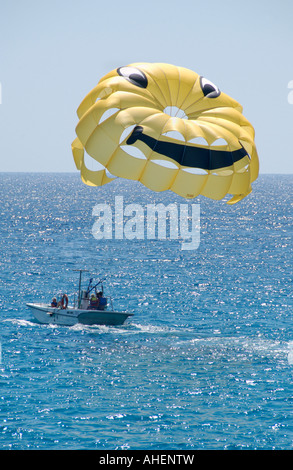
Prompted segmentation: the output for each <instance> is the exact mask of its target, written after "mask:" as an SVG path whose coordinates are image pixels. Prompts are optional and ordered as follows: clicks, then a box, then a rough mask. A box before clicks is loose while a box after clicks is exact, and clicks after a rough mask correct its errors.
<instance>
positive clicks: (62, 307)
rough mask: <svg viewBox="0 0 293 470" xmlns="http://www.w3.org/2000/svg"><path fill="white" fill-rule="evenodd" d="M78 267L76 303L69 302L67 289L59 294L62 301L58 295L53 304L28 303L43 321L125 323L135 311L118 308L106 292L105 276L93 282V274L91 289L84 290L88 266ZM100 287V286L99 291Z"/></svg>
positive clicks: (66, 324)
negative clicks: (83, 278) (84, 277)
mask: <svg viewBox="0 0 293 470" xmlns="http://www.w3.org/2000/svg"><path fill="white" fill-rule="evenodd" d="M78 271H79V273H80V274H79V289H78V295H77V299H76V295H74V303H73V305H72V306H70V305H69V304H68V296H67V294H64V293H63V294H60V295H59V301H58V302H57V297H56V298H54V299H53V301H52V303H51V304H46V303H41V302H36V303H27V304H26V305H27V306H28V307H29V308H30V309H31V311H32V313H33V315H34V317H35V318H36V320H37V321H38V322H39V323H47V324H52V325H64V326H73V325H76V324H77V323H81V324H83V325H122V324H123V323H124V322H125V321H126V320H127V318H129V317H131V316H133V315H134V314H133V313H129V312H118V311H116V310H114V308H113V302H112V299H111V297H110V298H109V299H108V298H107V297H105V296H104V287H103V281H104V280H105V279H100V280H99V281H98V282H97V283H96V284H93V278H91V279H90V280H89V284H88V287H87V289H85V290H82V288H81V285H82V272H84V271H85V270H81V269H79V270H78ZM99 286H100V287H99ZM98 287H99V288H100V290H99V292H98V290H97V288H98ZM54 301H55V302H54ZM109 301H110V302H109ZM109 303H110V306H109Z"/></svg>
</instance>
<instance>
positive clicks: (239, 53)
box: [0, 0, 293, 173]
mask: <svg viewBox="0 0 293 470" xmlns="http://www.w3.org/2000/svg"><path fill="white" fill-rule="evenodd" d="M3 3H4V2H2V5H1V17H0V83H1V85H2V104H1V105H0V160H1V167H0V171H57V172H59V171H76V170H75V166H74V163H73V159H72V155H71V147H70V146H71V142H72V140H73V139H74V137H75V131H74V130H75V126H76V124H77V116H76V109H77V107H78V105H79V103H80V101H81V100H82V99H83V97H84V96H85V95H86V94H87V93H88V92H89V91H90V90H91V89H92V88H93V87H94V86H95V85H96V83H97V82H98V81H99V79H100V78H101V77H102V76H103V75H104V74H105V73H107V72H108V71H110V70H112V69H114V68H117V67H119V66H121V65H127V64H129V63H131V62H167V63H171V64H175V65H180V66H183V67H187V68H190V69H192V70H194V71H195V72H197V73H199V74H200V75H203V76H205V77H206V78H208V79H209V80H212V81H213V82H214V83H215V84H216V85H217V86H218V87H219V88H220V89H221V90H222V91H224V92H225V93H227V94H229V95H230V96H232V97H233V98H235V99H237V100H238V101H239V102H240V103H241V104H242V105H243V108H244V115H245V117H247V118H248V119H249V120H250V121H251V123H252V125H253V126H254V128H255V131H256V144H257V149H258V152H259V158H260V169H261V173H292V172H293V104H289V101H288V95H289V93H290V89H289V88H288V84H289V82H290V81H292V80H293V2H292V0H279V1H272V0H265V1H263V0H245V1H242V2H236V1H235V0H222V1H216V0H206V1H203V0H202V1H197V0H182V1H179V0H176V1H174V0H147V1H141V2H139V1H138V0H135V1H132V0H125V1H123V0H112V1H108V0H106V1H104V2H102V1H100V0H96V1H94V0H58V1H56V0H49V1H47V0H44V1H36V0H18V1H17V0H10V1H9V2H8V1H7V2H5V5H3Z"/></svg>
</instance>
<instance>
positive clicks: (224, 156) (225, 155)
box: [126, 126, 248, 170]
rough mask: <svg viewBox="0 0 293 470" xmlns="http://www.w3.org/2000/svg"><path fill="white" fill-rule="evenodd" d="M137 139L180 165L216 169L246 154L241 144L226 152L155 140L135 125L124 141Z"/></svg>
mask: <svg viewBox="0 0 293 470" xmlns="http://www.w3.org/2000/svg"><path fill="white" fill-rule="evenodd" d="M137 140H141V141H142V142H144V143H145V144H146V145H147V146H148V147H150V148H151V149H152V150H153V151H155V152H156V153H159V154H160V155H164V156H165V157H169V158H171V159H172V160H174V161H176V162H177V163H179V164H180V165H182V166H188V167H193V168H201V169H202V170H217V169H218V168H222V167H227V166H231V165H233V163H235V162H238V161H239V160H241V158H243V157H245V156H246V155H247V156H248V154H247V152H246V150H245V149H244V147H243V146H242V145H241V144H240V145H241V148H240V149H238V150H234V151H233V152H227V151H225V150H212V149H208V148H203V147H195V146H191V145H185V144H184V143H182V144H178V143H176V142H165V141H163V140H156V139H154V138H153V137H150V136H148V135H146V134H144V133H143V127H142V126H136V127H135V128H134V129H133V131H132V133H131V135H130V136H129V137H128V139H127V141H126V143H127V145H132V144H134V143H135V142H136V141H137Z"/></svg>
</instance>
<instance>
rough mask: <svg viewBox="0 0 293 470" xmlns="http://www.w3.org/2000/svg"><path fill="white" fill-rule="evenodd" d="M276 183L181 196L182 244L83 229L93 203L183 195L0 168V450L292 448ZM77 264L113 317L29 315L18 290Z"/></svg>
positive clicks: (286, 185)
mask: <svg viewBox="0 0 293 470" xmlns="http://www.w3.org/2000/svg"><path fill="white" fill-rule="evenodd" d="M292 183H293V177H292V176H290V175H287V176H286V175H283V176H282V175H263V176H260V177H259V179H258V180H257V181H256V182H255V183H254V185H253V192H252V194H251V195H250V196H249V197H247V198H246V199H244V200H243V201H242V202H241V203H239V204H237V205H235V206H228V205H227V204H225V203H224V202H223V201H219V202H216V201H211V200H208V199H205V198H198V199H197V200H195V201H193V203H196V204H199V205H200V244H199V247H198V249H196V250H185V251H184V250H182V249H181V248H182V245H181V241H180V240H179V239H178V240H176V239H168V238H167V239H166V240H159V239H153V240H149V239H147V238H146V239H141V240H138V239H133V240H129V239H120V240H119V239H115V237H113V238H112V239H108V240H105V239H103V240H97V239H96V238H94V236H93V233H92V228H93V225H94V222H95V220H96V217H94V216H93V208H94V206H95V205H96V204H100V203H104V204H108V205H111V207H112V208H113V207H114V198H115V196H117V195H118V196H123V198H124V203H125V205H128V204H130V203H136V204H141V205H146V204H149V203H153V202H156V203H159V202H162V203H163V204H165V205H167V204H169V203H171V202H175V203H176V204H178V205H179V204H180V203H187V201H185V200H182V199H181V198H179V197H178V196H176V195H174V194H173V193H171V192H166V193H161V194H158V193H153V192H151V191H149V190H148V189H146V188H145V187H143V186H142V185H141V184H139V183H135V182H130V181H121V180H116V181H115V182H113V183H111V184H109V185H106V186H104V187H102V188H91V187H87V186H85V185H84V184H83V183H82V182H81V181H80V179H79V176H78V175H77V174H36V173H35V174H33V173H32V174H17V173H16V174H12V173H11V174H8V173H7V174H3V173H2V174H0V194H1V199H0V200H1V205H0V211H1V218H0V230H1V232H0V233H1V237H0V244H1V258H0V273H1V275H0V305H1V314H0V346H1V349H0V350H1V361H0V448H1V449H18V450H20V449H48V450H53V449H66V450H68V449H100V450H105V449H108V450H113V449H129V450H135V449H149V450H159V449H160V450H162V449H163V450H190V451H192V450H199V449H229V450H233V449H237V450H243V449H292V442H293V426H292V425H293V420H292V367H293V336H292ZM189 204H191V202H189ZM81 268H83V269H87V270H89V271H90V272H92V273H97V274H98V275H99V276H102V277H105V278H106V282H105V289H106V291H107V294H108V295H110V296H111V297H112V298H113V301H114V306H115V308H117V309H123V310H129V311H131V312H133V313H134V314H135V315H134V317H132V318H131V320H130V321H129V322H128V323H127V324H125V325H123V326H119V327H106V326H101V327H97V326H91V327H88V326H84V325H77V326H74V327H61V326H50V325H40V324H38V323H37V322H36V321H35V320H34V318H33V316H32V314H31V312H30V310H29V309H28V308H27V307H26V302H33V301H37V300H42V301H50V300H51V298H52V296H53V295H54V294H56V293H57V292H58V291H62V290H66V291H67V292H68V293H71V292H74V291H76V290H77V285H78V274H77V273H76V272H74V271H73V270H74V269H81ZM87 280H88V279H87V278H84V284H85V285H87ZM70 299H71V300H72V296H71V297H70Z"/></svg>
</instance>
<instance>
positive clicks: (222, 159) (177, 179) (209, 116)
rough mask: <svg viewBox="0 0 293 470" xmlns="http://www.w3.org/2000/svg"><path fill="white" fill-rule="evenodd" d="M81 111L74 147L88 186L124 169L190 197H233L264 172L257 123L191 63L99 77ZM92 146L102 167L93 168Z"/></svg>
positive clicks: (131, 68) (134, 67)
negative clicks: (88, 162) (190, 66)
mask: <svg viewBox="0 0 293 470" xmlns="http://www.w3.org/2000/svg"><path fill="white" fill-rule="evenodd" d="M77 114H78V117H79V122H78V124H77V126H76V135H77V137H76V139H75V140H74V141H73V143H72V152H73V157H74V161H75V164H76V167H77V169H78V170H80V173H81V178H82V181H83V182H84V183H86V184H88V185H92V186H102V185H103V184H106V183H108V182H110V181H112V180H113V178H115V177H117V176H118V177H121V178H127V179H132V180H138V181H140V182H141V183H143V184H144V185H145V186H147V187H148V188H150V189H152V190H154V191H165V190H168V189H169V190H171V191H174V192H175V193H177V194H179V195H180V196H182V197H184V198H194V197H196V196H198V195H199V194H202V195H203V196H206V197H209V198H211V199H222V198H223V197H224V196H225V195H226V194H227V193H229V194H231V195H233V197H232V199H230V201H228V203H230V204H233V203H235V202H238V201H240V200H241V199H243V198H244V197H245V196H247V195H248V194H249V193H250V192H251V183H252V182H253V181H254V180H255V179H256V178H257V176H258V170H259V163H258V155H257V151H256V147H255V143H254V129H253V127H252V125H251V124H250V123H249V122H248V120H247V119H246V118H245V117H244V116H243V114H242V107H241V105H240V104H239V103H238V102H237V101H235V100H234V99H233V98H230V97H229V96H228V95H226V94H225V93H223V92H221V91H220V90H219V89H218V87H217V86H215V85H214V84H213V83H212V82H210V81H209V80H207V79H205V78H204V77H202V76H200V75H198V74H197V73H195V72H192V71H191V70H188V69H186V68H183V67H176V66H174V65H169V64H161V63H155V64H151V63H135V64H131V65H128V66H125V67H119V68H117V69H115V70H113V71H112V72H109V73H108V74H107V75H105V76H104V77H103V78H102V79H101V80H100V81H99V83H98V84H97V86H96V87H95V88H93V90H92V91H91V92H90V93H89V94H88V95H87V96H86V97H85V98H84V100H83V101H82V103H81V104H80V106H79V108H78V110H77ZM85 151H86V153H87V154H88V155H89V156H90V157H91V158H93V159H94V160H96V161H97V162H99V163H100V164H101V169H100V170H98V171H92V170H90V169H88V168H87V167H86V165H85Z"/></svg>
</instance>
